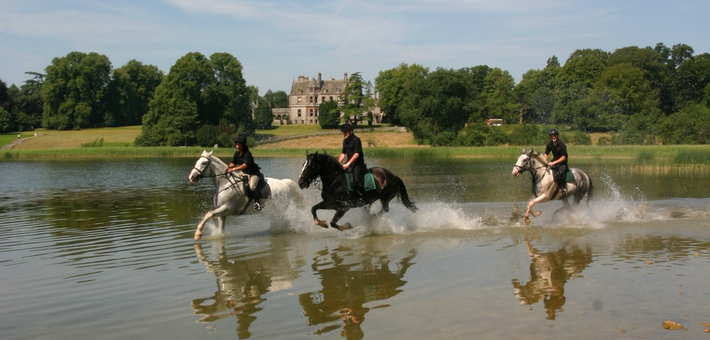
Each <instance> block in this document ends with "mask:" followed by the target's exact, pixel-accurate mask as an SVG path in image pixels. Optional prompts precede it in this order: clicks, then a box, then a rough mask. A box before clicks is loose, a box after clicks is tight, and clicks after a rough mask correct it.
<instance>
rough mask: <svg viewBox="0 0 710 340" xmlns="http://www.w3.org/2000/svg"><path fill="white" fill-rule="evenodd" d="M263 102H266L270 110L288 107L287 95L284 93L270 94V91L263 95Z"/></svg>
mask: <svg viewBox="0 0 710 340" xmlns="http://www.w3.org/2000/svg"><path fill="white" fill-rule="evenodd" d="M264 100H266V102H267V103H269V106H271V107H272V108H284V107H288V94H286V92H284V91H276V92H271V90H268V91H266V93H265V94H264Z"/></svg>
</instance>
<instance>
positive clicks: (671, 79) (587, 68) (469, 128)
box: [376, 43, 710, 145]
mask: <svg viewBox="0 0 710 340" xmlns="http://www.w3.org/2000/svg"><path fill="white" fill-rule="evenodd" d="M376 89H377V91H378V92H379V93H380V98H379V103H378V104H379V105H380V107H381V108H382V109H383V110H384V111H385V112H386V113H387V114H388V115H389V117H390V119H392V121H393V122H394V123H397V124H402V125H404V126H406V127H407V128H409V129H410V130H411V131H413V132H414V135H415V137H416V138H417V139H418V140H419V141H420V142H422V143H426V144H433V145H491V144H497V143H500V142H501V140H500V138H501V136H500V135H499V136H496V131H495V129H490V128H488V127H487V126H486V125H485V124H484V122H485V121H486V119H504V120H505V122H506V123H507V124H513V123H536V124H549V125H562V126H566V127H569V128H571V129H574V130H579V131H584V132H609V133H611V134H612V135H614V139H613V141H612V142H613V143H619V144H644V143H647V144H650V143H667V144H675V143H703V144H704V143H707V142H708V137H709V135H710V109H709V104H710V54H708V53H703V54H700V55H694V51H693V49H692V48H691V47H690V46H688V45H685V44H677V45H674V46H673V47H667V46H665V45H664V44H661V43H659V44H657V45H656V46H654V47H645V48H639V47H636V46H630V47H624V48H620V49H617V50H616V51H614V52H606V51H602V50H600V49H580V50H576V51H574V52H573V53H572V54H571V55H570V56H569V57H568V58H567V60H566V61H565V63H564V65H560V62H559V60H558V59H557V57H555V56H553V57H551V58H550V59H548V61H547V64H546V66H545V68H543V69H538V70H530V71H528V72H527V73H525V74H524V75H523V77H522V80H521V81H520V82H519V83H518V84H515V82H514V80H513V78H512V77H511V76H510V74H509V73H508V72H507V71H504V70H501V69H498V68H490V67H488V66H485V65H483V66H476V67H472V68H462V69H458V70H454V69H442V68H438V69H436V70H434V71H429V70H428V69H427V68H424V67H422V66H420V65H416V64H414V65H407V64H401V65H399V66H398V67H396V68H393V69H390V70H384V71H381V72H380V73H379V75H378V76H377V78H376Z"/></svg>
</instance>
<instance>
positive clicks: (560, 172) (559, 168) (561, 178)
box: [553, 164, 567, 189]
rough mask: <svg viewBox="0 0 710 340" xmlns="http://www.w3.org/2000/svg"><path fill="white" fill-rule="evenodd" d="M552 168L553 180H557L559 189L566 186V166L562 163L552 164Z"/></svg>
mask: <svg viewBox="0 0 710 340" xmlns="http://www.w3.org/2000/svg"><path fill="white" fill-rule="evenodd" d="M553 169H554V171H555V182H557V185H558V186H559V187H560V189H565V188H567V178H566V177H567V176H566V173H567V166H566V165H564V164H557V165H555V166H553Z"/></svg>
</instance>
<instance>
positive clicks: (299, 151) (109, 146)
mask: <svg viewBox="0 0 710 340" xmlns="http://www.w3.org/2000/svg"><path fill="white" fill-rule="evenodd" d="M37 131H38V132H40V133H41V136H39V137H34V131H33V132H23V133H20V134H21V137H23V138H27V139H26V140H25V141H23V142H22V143H21V144H19V145H18V146H16V147H14V148H13V149H11V150H3V151H2V156H0V159H34V158H62V157H66V158H81V157H197V156H198V155H199V154H200V153H201V152H202V150H204V149H207V150H212V149H211V148H202V147H136V146H134V145H133V141H134V140H135V138H136V136H138V134H140V131H141V127H140V126H129V127H121V128H102V129H85V130H75V131H55V130H42V129H40V130H37ZM258 132H259V133H268V134H272V135H274V136H277V135H278V136H298V135H309V134H314V133H321V132H323V130H322V129H320V127H319V126H314V125H288V126H279V127H276V128H275V129H272V130H259V131H258ZM368 133H369V132H368ZM17 134H18V133H9V134H7V133H6V134H0V144H2V145H6V144H10V143H12V142H13V141H15V140H16V139H17ZM373 134H377V132H373ZM97 138H103V139H104V142H103V145H102V146H96V147H81V144H87V143H91V142H94V141H95V140H96V139H97ZM293 145H299V144H298V143H294V144H293ZM407 146H408V147H397V146H395V147H392V146H390V147H367V146H365V147H366V154H367V155H368V156H370V157H393V158H396V157H417V158H427V157H455V158H472V159H475V158H490V159H515V158H517V157H518V156H519V155H520V153H521V151H522V149H523V147H522V146H497V147H411V145H407ZM531 147H532V148H534V149H536V150H538V151H543V150H544V145H530V146H525V148H526V149H529V148H531ZM322 148H323V146H321V145H307V146H303V147H292V146H287V147H273V146H272V145H270V144H266V145H261V146H257V147H254V148H252V151H253V152H254V154H255V155H256V156H259V157H264V156H266V157H275V156H302V155H303V154H304V151H305V150H310V151H311V152H314V151H317V150H321V149H322ZM327 151H328V152H329V153H331V154H338V153H340V149H336V148H333V147H332V146H331V147H327ZM568 152H569V154H570V158H571V159H572V160H574V161H575V162H579V163H587V162H594V161H595V160H596V159H603V160H605V162H609V161H619V162H624V163H630V164H638V165H654V166H661V165H662V166H667V165H670V164H676V165H677V164H685V165H702V166H710V145H668V146H666V145H653V146H641V145H631V146H588V145H570V146H569V147H568ZM214 153H215V154H216V155H218V156H220V157H229V156H231V155H232V154H233V153H234V149H233V148H218V149H214Z"/></svg>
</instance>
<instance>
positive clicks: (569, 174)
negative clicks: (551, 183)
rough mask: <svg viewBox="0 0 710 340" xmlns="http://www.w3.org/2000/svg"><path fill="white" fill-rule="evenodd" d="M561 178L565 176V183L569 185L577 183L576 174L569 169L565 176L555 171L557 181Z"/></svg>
mask: <svg viewBox="0 0 710 340" xmlns="http://www.w3.org/2000/svg"><path fill="white" fill-rule="evenodd" d="M561 176H564V179H565V182H567V183H576V179H575V178H574V174H573V173H572V171H570V170H569V169H567V171H565V173H564V174H560V173H559V172H557V170H555V179H558V178H560V177H561Z"/></svg>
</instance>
